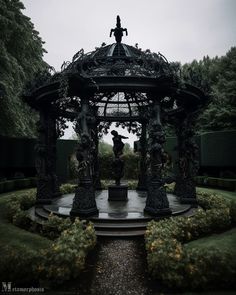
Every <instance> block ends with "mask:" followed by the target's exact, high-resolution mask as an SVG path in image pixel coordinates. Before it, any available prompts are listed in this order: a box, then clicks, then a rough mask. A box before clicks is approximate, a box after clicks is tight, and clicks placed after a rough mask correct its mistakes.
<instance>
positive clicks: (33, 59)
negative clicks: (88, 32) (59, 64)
mask: <svg viewBox="0 0 236 295" xmlns="http://www.w3.org/2000/svg"><path fill="white" fill-rule="evenodd" d="M23 9H24V5H23V4H22V3H21V1H19V0H0V28H1V30H0V69H1V71H0V135H4V136H34V135H35V129H34V126H35V120H36V113H32V110H29V107H28V106H27V105H26V104H25V103H24V102H23V101H22V100H21V98H20V96H21V93H22V90H23V88H24V86H25V84H26V83H27V82H28V81H30V80H32V79H33V78H34V76H35V74H36V73H38V72H40V71H43V70H45V68H46V67H47V64H46V63H45V62H44V61H43V54H44V52H46V51H45V50H44V49H43V42H42V40H41V38H40V37H39V33H38V32H37V31H36V30H35V29H34V25H33V24H32V22H31V21H30V18H29V17H27V16H25V15H24V14H23V13H22V10H23Z"/></svg>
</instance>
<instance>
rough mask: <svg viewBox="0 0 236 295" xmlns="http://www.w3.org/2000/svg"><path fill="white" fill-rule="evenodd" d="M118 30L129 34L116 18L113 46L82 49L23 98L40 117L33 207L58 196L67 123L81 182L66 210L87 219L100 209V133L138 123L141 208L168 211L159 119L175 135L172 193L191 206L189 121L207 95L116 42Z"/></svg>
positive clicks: (164, 65) (156, 60) (159, 59)
mask: <svg viewBox="0 0 236 295" xmlns="http://www.w3.org/2000/svg"><path fill="white" fill-rule="evenodd" d="M123 32H126V34H127V30H126V29H123V28H121V25H120V19H119V17H117V26H116V28H115V29H113V30H111V34H112V33H114V35H115V37H116V43H113V44H111V45H102V46H101V47H99V48H96V50H95V51H93V52H90V53H87V54H85V53H84V51H83V50H80V51H79V52H78V53H77V54H75V55H74V57H73V60H72V62H66V63H65V62H64V64H63V65H62V68H61V72H59V73H54V74H53V75H49V74H47V75H46V76H45V75H41V76H39V77H38V79H37V80H36V81H35V84H34V86H33V88H31V91H30V92H29V93H28V94H27V95H25V100H26V101H27V103H28V104H29V105H30V106H31V107H33V108H34V109H36V110H38V111H39V114H40V119H39V122H38V134H39V137H38V142H37V145H36V154H37V156H36V169H37V174H38V185H37V204H50V203H51V202H52V200H53V199H54V198H56V197H58V196H59V195H60V192H59V186H58V180H57V176H56V140H57V138H58V137H59V136H60V135H61V134H62V133H63V130H64V129H65V122H66V120H70V121H72V122H74V127H75V131H76V132H77V133H78V134H79V136H80V140H79V142H78V148H77V159H78V161H79V167H78V176H79V180H78V187H77V190H76V193H75V197H74V201H73V206H72V210H71V215H73V216H82V217H87V216H91V215H96V214H97V213H98V210H97V206H96V202H95V190H96V188H97V187H98V186H99V182H100V179H99V165H98V143H99V136H100V135H101V134H102V132H106V131H107V130H108V128H109V126H110V124H111V123H112V122H118V123H121V124H126V125H127V126H129V128H131V129H132V127H133V126H137V125H138V129H139V132H140V154H141V160H140V176H139V183H138V189H143V190H147V200H146V207H145V212H147V213H148V214H149V215H152V216H159V215H169V214H171V210H170V208H169V203H168V199H167V196H166V191H165V188H164V184H165V182H167V181H169V180H168V179H166V178H164V177H163V175H162V169H163V161H164V156H163V152H164V150H163V144H164V142H165V134H164V131H163V124H170V125H172V126H173V127H174V128H175V130H176V136H177V139H178V154H179V160H178V173H177V175H176V178H175V182H176V185H175V194H176V195H177V196H178V197H179V199H180V202H182V203H189V204H196V188H195V184H194V176H195V175H196V172H197V169H198V161H197V146H196V145H195V143H194V125H195V122H196V117H197V116H198V114H199V110H200V109H201V107H202V106H203V105H204V104H205V103H206V97H205V95H204V94H203V92H202V91H201V90H199V89H198V88H196V87H194V86H192V85H189V84H186V83H184V82H183V80H182V79H181V76H180V73H179V72H178V71H177V70H176V69H175V67H174V66H173V65H172V64H170V63H168V61H167V60H166V58H165V57H164V56H163V55H162V54H160V53H158V54H156V53H151V52H150V51H149V50H147V51H145V52H144V51H142V50H141V49H138V48H137V47H133V46H130V45H126V44H123V43H121V41H122V35H123ZM135 124H136V125H135ZM147 155H148V158H149V160H148V161H147ZM148 163H149V164H148Z"/></svg>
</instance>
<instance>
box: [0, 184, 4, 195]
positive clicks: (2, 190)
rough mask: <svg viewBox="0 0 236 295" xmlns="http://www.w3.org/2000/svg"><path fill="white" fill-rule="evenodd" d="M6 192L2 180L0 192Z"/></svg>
mask: <svg viewBox="0 0 236 295" xmlns="http://www.w3.org/2000/svg"><path fill="white" fill-rule="evenodd" d="M1 193H4V182H0V194H1Z"/></svg>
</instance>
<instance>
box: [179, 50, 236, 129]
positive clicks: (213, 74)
mask: <svg viewBox="0 0 236 295" xmlns="http://www.w3.org/2000/svg"><path fill="white" fill-rule="evenodd" d="M182 74H183V78H184V80H185V81H186V82H188V83H190V84H193V85H195V86H197V87H199V88H201V89H202V90H204V91H205V93H206V94H207V95H209V97H211V101H210V103H209V105H208V107H207V108H206V109H205V111H204V112H203V114H202V115H201V116H200V117H199V120H198V129H199V131H200V132H202V131H215V130H224V129H235V128H236V103H235V101H236V100H235V97H236V47H232V48H231V49H230V50H229V51H228V52H227V53H226V55H225V56H222V57H220V58H219V57H215V58H212V59H211V58H209V57H208V56H206V57H204V58H203V59H202V60H200V61H196V60H194V61H193V62H191V63H189V64H184V65H183V66H182Z"/></svg>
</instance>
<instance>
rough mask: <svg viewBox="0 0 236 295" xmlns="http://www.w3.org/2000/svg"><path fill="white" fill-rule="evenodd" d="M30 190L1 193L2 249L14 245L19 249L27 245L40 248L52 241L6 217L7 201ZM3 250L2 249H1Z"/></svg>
mask: <svg viewBox="0 0 236 295" xmlns="http://www.w3.org/2000/svg"><path fill="white" fill-rule="evenodd" d="M25 191H29V190H21V191H15V192H11V193H5V194H1V195H0V249H1V250H3V246H6V245H8V246H12V247H13V248H16V249H19V248H23V247H27V248H29V249H32V250H36V251H38V250H40V249H43V248H47V247H49V246H50V244H51V243H52V242H51V241H50V240H48V239H46V238H43V237H41V236H39V235H37V234H33V233H31V232H28V231H26V230H23V229H20V228H18V227H16V226H14V225H13V224H11V223H10V222H9V221H8V220H7V217H6V205H5V204H6V201H7V200H9V199H10V198H11V196H13V195H17V194H21V193H22V192H25ZM1 252H2V251H1Z"/></svg>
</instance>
